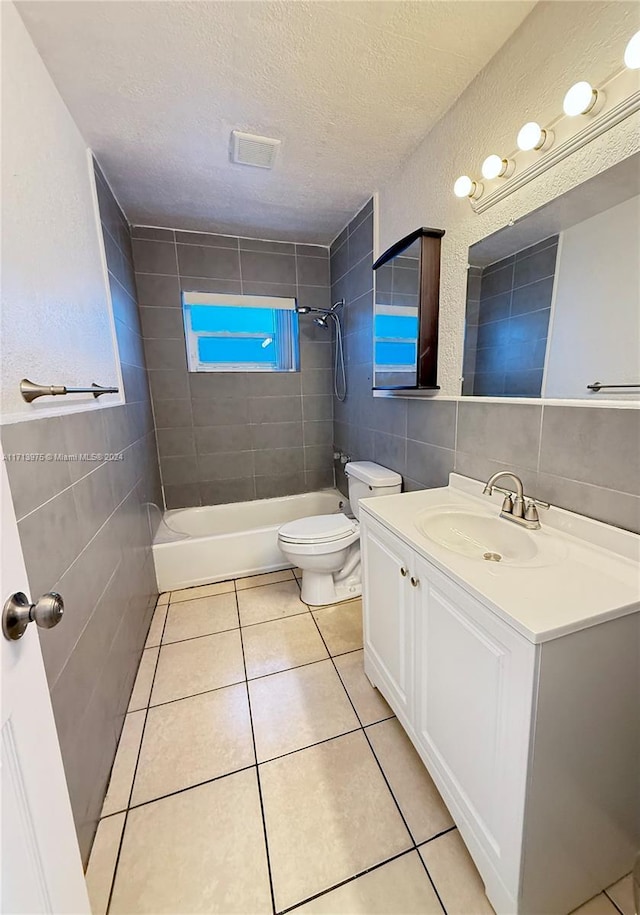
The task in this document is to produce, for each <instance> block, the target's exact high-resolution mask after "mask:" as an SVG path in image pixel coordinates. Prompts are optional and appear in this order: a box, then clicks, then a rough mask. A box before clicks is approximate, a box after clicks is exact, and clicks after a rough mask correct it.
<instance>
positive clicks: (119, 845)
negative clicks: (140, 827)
mask: <svg viewBox="0 0 640 915" xmlns="http://www.w3.org/2000/svg"><path fill="white" fill-rule="evenodd" d="M156 608H157V603H156ZM154 612H155V611H154ZM168 616H169V604H167V612H166V614H165V618H164V623H163V625H162V635H161V637H160V639H161V644H160V646H159V647H158V657H157V658H156V663H155V666H154V668H153V677H152V678H151V686H150V688H149V698H148V699H147V705H146V708H145V710H144V712H145V715H144V723H143V725H142V731H141V733H140V743H139V744H138V753H137V756H136V764H135V767H134V770H133V777H132V779H131V788H130V789H129V800H128V801H127V808H126V810H125V812H124V823H123V824H122V832H121V834H120V842H119V844H118V854H117V855H116V862H115V865H114V868H113V874H112V877H111V888H110V890H109V898H108V900H107V906H106V909H105V915H109V912H110V910H111V902H112V899H113V891H114V889H115V885H116V877H117V874H118V867H119V865H120V856H121V854H122V846H123V843H124V835H125V832H126V829H127V822H128V820H129V811H130V809H131V798H132V796H133V787H134V785H135V783H136V776H137V774H138V765H139V763H140V754H141V752H142V743H143V741H144V733H145V731H146V728H147V719H148V718H149V709H150V708H151V705H150V703H151V695H152V693H153V687H154V684H155V680H156V674H157V672H158V664H159V663H160V651H161V650H162V636H163V635H164V629H165V626H166V625H167V618H168ZM151 619H152V620H153V617H152V618H151ZM134 683H135V681H134ZM139 711H142V709H139ZM125 720H126V717H125Z"/></svg>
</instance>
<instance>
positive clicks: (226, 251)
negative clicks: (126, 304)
mask: <svg viewBox="0 0 640 915" xmlns="http://www.w3.org/2000/svg"><path fill="white" fill-rule="evenodd" d="M176 247H177V251H178V268H179V269H178V274H179V275H180V276H181V277H196V276H202V277H211V278H213V279H218V280H239V279H240V258H239V255H238V251H237V249H233V248H214V247H211V246H209V245H202V244H200V245H183V244H178V245H177V246H176ZM158 272H159V271H158Z"/></svg>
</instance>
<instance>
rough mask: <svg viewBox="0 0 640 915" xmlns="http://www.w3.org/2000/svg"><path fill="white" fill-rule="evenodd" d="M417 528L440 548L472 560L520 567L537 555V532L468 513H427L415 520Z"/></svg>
mask: <svg viewBox="0 0 640 915" xmlns="http://www.w3.org/2000/svg"><path fill="white" fill-rule="evenodd" d="M416 527H417V528H418V530H419V531H420V532H421V533H423V534H425V535H426V536H427V537H429V538H430V539H431V540H433V541H434V542H435V543H439V544H440V546H444V547H446V548H447V549H448V550H452V551H453V552H454V553H459V554H461V555H462V556H469V557H470V558H471V559H480V560H486V561H488V562H507V563H518V564H520V563H527V562H531V561H532V560H535V559H537V558H538V554H539V548H538V544H537V543H536V540H535V535H536V533H537V532H535V531H534V532H533V533H531V532H529V531H527V530H524V529H523V528H521V527H518V526H517V525H516V524H515V523H514V522H513V521H508V520H505V519H504V518H499V517H492V516H490V515H486V514H483V513H480V512H478V513H476V512H473V511H469V510H468V509H454V508H448V507H447V508H432V509H427V511H425V512H422V513H421V514H420V515H418V517H417V518H416Z"/></svg>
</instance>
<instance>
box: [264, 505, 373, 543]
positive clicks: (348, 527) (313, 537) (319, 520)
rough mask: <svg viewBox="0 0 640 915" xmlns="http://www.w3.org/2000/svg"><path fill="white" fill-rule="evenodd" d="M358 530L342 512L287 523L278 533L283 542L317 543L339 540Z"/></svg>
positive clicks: (354, 523) (355, 524)
mask: <svg viewBox="0 0 640 915" xmlns="http://www.w3.org/2000/svg"><path fill="white" fill-rule="evenodd" d="M357 530H358V523H357V521H354V520H353V519H351V518H347V516H346V515H343V514H342V512H340V513H339V514H336V515H311V516H310V517H309V518H300V519H299V520H297V521H289V523H288V524H283V526H282V527H281V528H280V530H279V531H278V533H279V535H280V537H282V539H283V540H288V541H289V542H290V543H317V542H324V543H326V542H328V541H330V540H340V539H341V538H342V537H347V536H348V535H349V534H353V533H354V532H355V531H357Z"/></svg>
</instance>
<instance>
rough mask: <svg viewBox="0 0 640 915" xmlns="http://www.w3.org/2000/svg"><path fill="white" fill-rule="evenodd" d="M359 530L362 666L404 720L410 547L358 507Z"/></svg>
mask: <svg viewBox="0 0 640 915" xmlns="http://www.w3.org/2000/svg"><path fill="white" fill-rule="evenodd" d="M361 534H362V536H361V543H362V563H363V578H362V581H363V605H364V650H365V670H366V671H367V673H368V675H369V677H370V679H371V680H372V681H373V682H374V684H375V686H377V687H378V688H379V689H380V691H381V692H382V693H383V695H384V696H385V698H386V699H387V700H388V701H389V704H390V705H391V706H392V708H393V709H394V711H395V712H396V713H397V714H399V715H400V717H401V718H403V720H404V721H405V722H406V721H407V720H408V719H409V718H410V714H411V706H412V691H413V682H412V678H413V664H412V660H413V605H414V594H415V588H414V587H412V585H411V579H412V577H413V551H412V550H411V549H410V548H409V547H407V546H406V545H405V544H404V543H403V542H402V540H400V539H399V538H398V537H395V536H394V535H393V534H391V533H390V532H389V531H387V529H386V528H385V527H383V526H382V525H381V524H378V523H377V522H375V521H372V520H371V519H370V518H368V517H366V516H364V513H363V521H362V530H361ZM414 581H415V579H414Z"/></svg>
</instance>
